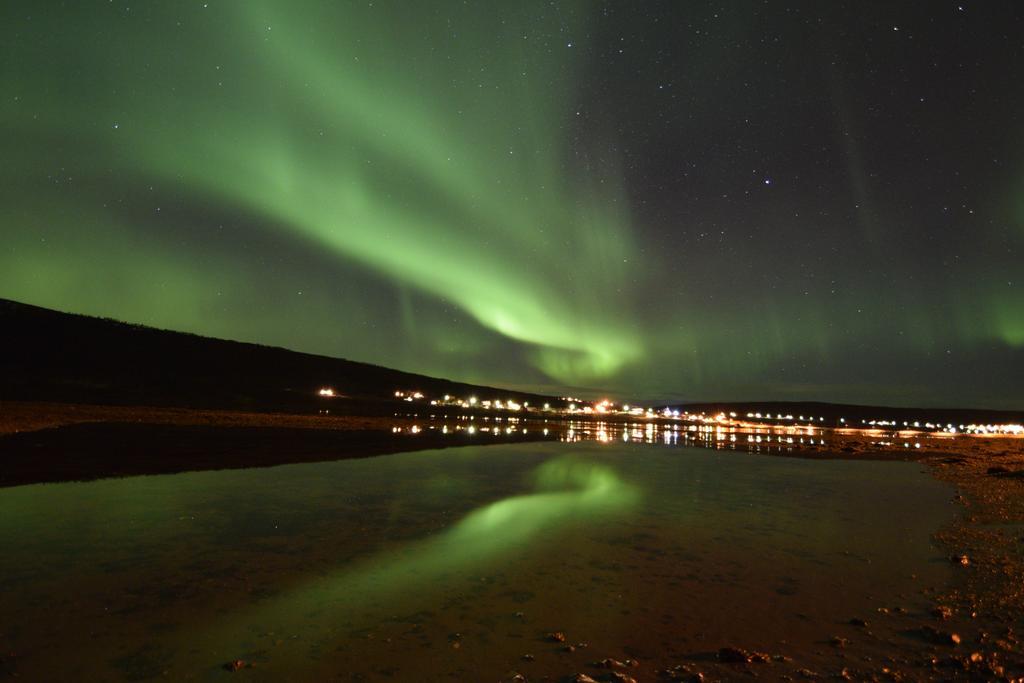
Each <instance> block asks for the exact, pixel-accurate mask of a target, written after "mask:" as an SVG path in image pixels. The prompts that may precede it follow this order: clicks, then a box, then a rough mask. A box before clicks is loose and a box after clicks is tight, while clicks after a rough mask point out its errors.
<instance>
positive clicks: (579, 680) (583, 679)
mask: <svg viewBox="0 0 1024 683" xmlns="http://www.w3.org/2000/svg"><path fill="white" fill-rule="evenodd" d="M572 681H573V683H597V681H595V680H594V679H593V678H591V677H590V676H588V675H587V674H576V675H575V676H573V679H572Z"/></svg>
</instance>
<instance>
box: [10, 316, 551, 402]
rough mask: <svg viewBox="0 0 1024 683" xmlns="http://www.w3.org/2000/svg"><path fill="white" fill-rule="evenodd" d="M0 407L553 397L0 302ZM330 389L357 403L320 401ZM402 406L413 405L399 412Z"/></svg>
mask: <svg viewBox="0 0 1024 683" xmlns="http://www.w3.org/2000/svg"><path fill="white" fill-rule="evenodd" d="M0 330H2V333H0V399H4V400H35V401H61V402H69V403H102V404H117V405H154V406H182V407H185V406H187V407H195V408H198V407H202V408H229V409H244V410H258V411H272V410H283V411H287V410H298V411H306V410H315V409H317V408H323V407H325V405H326V406H327V407H330V409H331V412H332V413H334V414H338V413H347V412H351V413H360V414H374V413H390V412H392V411H393V410H394V409H395V407H396V401H395V400H394V391H395V390H396V389H404V390H417V391H422V392H423V393H424V394H425V395H427V396H428V397H429V396H442V395H444V394H446V393H447V394H451V395H453V396H469V395H477V396H479V397H481V399H483V398H502V399H507V398H513V399H516V400H518V401H520V402H523V401H528V402H530V403H533V404H535V405H540V404H542V403H545V402H549V403H551V404H552V405H559V404H560V403H561V401H559V400H558V399H557V398H554V397H550V396H542V395H538V394H528V393H523V392H517V391H510V390H507V389H495V388H491V387H485V386H479V385H473V384H465V383H460V382H452V381H449V380H445V379H438V378H434V377H426V376H424V375H417V374H412V373H407V372H402V371H400V370H392V369H390V368H384V367H380V366H377V365H370V364H368V363H359V362H355V361H350V360H344V359H339V358H328V357H326V356H318V355H313V354H308V353H300V352H296V351H290V350H288V349H283V348H277V347H269V346H260V345H258V344H249V343H243V342H236V341H227V340H223V339H213V338H209V337H202V336H199V335H194V334H188V333H183V332H172V331H168V330H160V329H155V328H151V327H145V326H143V325H134V324H129V323H123V322H118V321H116V320H110V319H107V318H96V317H91V316H85V315H78V314H73V313H61V312H58V311H53V310H50V309H46V308H40V307H38V306H31V305H28V304H23V303H18V302H15V301H10V300H7V299H0ZM325 386H329V387H332V388H333V389H334V390H335V391H336V392H338V393H340V394H342V395H344V396H346V397H349V398H350V399H357V400H328V401H325V399H321V398H319V397H318V396H317V395H316V392H317V391H318V390H319V389H320V388H321V387H325ZM404 405H405V406H408V405H409V404H404Z"/></svg>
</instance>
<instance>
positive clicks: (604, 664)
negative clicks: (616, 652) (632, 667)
mask: <svg viewBox="0 0 1024 683" xmlns="http://www.w3.org/2000/svg"><path fill="white" fill-rule="evenodd" d="M626 661H629V660H626ZM594 666H597V667H600V668H602V669H625V668H628V667H629V664H627V663H626V662H620V661H619V660H617V659H611V658H610V657H609V658H608V659H602V660H601V661H600V662H594Z"/></svg>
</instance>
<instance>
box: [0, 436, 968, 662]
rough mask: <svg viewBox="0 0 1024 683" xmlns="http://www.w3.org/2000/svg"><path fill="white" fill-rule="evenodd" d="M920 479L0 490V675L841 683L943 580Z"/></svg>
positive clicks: (561, 467) (340, 465)
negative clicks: (852, 623)
mask: <svg viewBox="0 0 1024 683" xmlns="http://www.w3.org/2000/svg"><path fill="white" fill-rule="evenodd" d="M921 469H922V468H921V466H920V465H917V464H914V463H903V462H877V461H874V462H857V461H847V460H820V461H819V460H813V459H797V458H785V457H773V456H764V455H758V454H750V453H742V452H734V451H712V450H705V449H697V448H691V447H656V446H645V445H640V444H632V443H618V442H613V443H603V444H598V443H527V444H509V445H493V446H470V447H462V448H451V449H443V450H435V451H420V452H415V453H406V454H397V455H389V456H383V457H377V458H370V459H365V460H345V461H339V462H332V463H316V464H308V465H288V466H282V467H274V468H267V469H258V470H232V471H219V472H202V473H189V474H177V475H167V476H150V477H135V478H128V479H117V480H104V481H97V482H90V483H67V484H46V485H35V486H24V487H18V488H13V489H0V547H2V548H3V549H4V550H3V552H2V553H0V615H2V616H0V675H2V674H4V673H17V674H19V675H20V676H21V677H22V678H23V679H24V680H67V679H69V678H71V679H76V680H147V679H151V678H152V679H157V678H164V679H167V680H201V681H205V680H219V679H223V678H225V677H232V676H234V677H238V678H244V679H248V680H296V681H304V680H358V681H362V680H366V681H373V680H420V681H431V680H452V681H464V680H474V681H475V680H493V681H496V680H501V679H502V678H505V677H509V676H511V675H513V674H514V673H515V672H521V673H523V675H524V676H526V677H527V678H528V679H529V680H541V679H543V678H544V677H545V676H548V677H550V680H558V679H559V678H560V677H562V676H566V675H570V674H573V673H574V672H577V671H589V672H590V673H591V675H594V676H598V674H599V672H598V671H597V670H594V669H591V668H589V666H588V665H589V663H590V662H593V661H594V660H600V659H603V658H605V657H613V658H616V659H624V658H627V657H631V658H634V659H637V660H639V662H640V667H639V668H638V669H636V670H635V671H634V673H633V674H632V675H634V676H637V677H638V678H639V679H640V680H651V679H653V678H654V677H655V675H654V671H655V670H656V669H659V668H664V667H667V666H670V665H674V664H678V663H680V662H683V661H686V660H687V659H688V658H689V659H691V660H696V661H698V662H699V661H701V660H702V659H704V660H706V659H707V658H708V656H709V655H708V653H711V652H714V651H717V649H718V648H719V647H722V646H725V645H738V646H741V647H746V648H752V649H760V650H765V651H768V652H771V653H779V654H784V655H788V656H792V657H795V658H796V659H797V661H798V662H800V663H801V665H803V663H805V662H806V663H808V664H818V665H821V666H827V665H828V662H829V660H830V658H833V657H834V656H835V655H834V653H833V652H832V651H831V648H829V646H828V645H827V640H828V638H829V636H831V635H832V634H834V633H837V632H840V631H841V630H842V628H841V627H842V625H844V624H846V623H847V622H848V621H849V619H850V618H851V617H863V618H867V619H871V618H872V616H873V612H874V610H875V609H876V608H877V607H880V606H894V605H901V606H906V608H907V609H910V610H914V609H924V608H925V599H924V597H923V596H921V594H920V589H921V587H922V586H925V585H928V586H940V585H942V584H943V583H944V582H945V581H947V580H948V579H949V576H950V571H951V570H950V568H949V563H948V562H947V561H945V560H944V558H943V557H942V556H941V553H940V552H939V551H938V550H937V549H936V548H935V547H934V546H933V545H932V544H931V542H930V536H931V534H932V533H934V532H935V531H936V530H938V529H939V528H940V527H941V526H942V525H944V524H946V523H947V522H949V521H950V520H951V519H952V517H953V515H954V509H953V507H952V506H951V504H950V503H949V499H950V495H951V490H950V489H949V487H947V486H946V485H944V484H941V483H939V482H937V481H935V480H933V479H932V478H931V477H930V476H928V475H927V474H923V473H922V472H921ZM554 631H560V632H563V633H564V634H565V635H566V638H567V641H566V642H567V643H572V644H579V643H586V647H581V648H578V649H576V651H575V652H564V651H563V648H564V646H565V644H566V643H556V642H549V641H548V640H546V638H545V636H546V634H548V633H550V632H554ZM823 643H826V644H823ZM899 647H902V645H901V643H899V642H898V641H895V640H892V639H889V640H885V639H884V638H880V639H879V640H878V643H877V646H876V649H877V651H878V654H879V655H880V654H881V653H882V651H884V650H886V649H889V650H892V648H899ZM858 652H860V653H861V654H863V655H864V656H871V653H872V652H873V651H872V650H871V649H870V648H868V649H866V650H865V649H862V650H858ZM524 655H532V659H524ZM236 659H243V660H245V661H246V662H247V663H250V664H251V666H249V667H247V668H245V669H244V670H242V671H239V672H237V673H234V674H231V673H229V672H227V671H226V670H225V669H224V664H225V663H226V662H229V661H231V660H236ZM780 673H781V671H780Z"/></svg>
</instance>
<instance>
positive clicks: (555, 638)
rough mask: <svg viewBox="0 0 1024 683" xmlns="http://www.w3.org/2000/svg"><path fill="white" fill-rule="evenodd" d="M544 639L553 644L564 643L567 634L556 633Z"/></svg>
mask: <svg viewBox="0 0 1024 683" xmlns="http://www.w3.org/2000/svg"><path fill="white" fill-rule="evenodd" d="M544 639H545V640H549V641H551V642H552V643H564V642H565V634H564V633H562V632H561V631H554V632H552V633H549V634H547V635H546V636H544Z"/></svg>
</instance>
